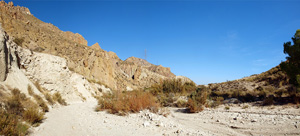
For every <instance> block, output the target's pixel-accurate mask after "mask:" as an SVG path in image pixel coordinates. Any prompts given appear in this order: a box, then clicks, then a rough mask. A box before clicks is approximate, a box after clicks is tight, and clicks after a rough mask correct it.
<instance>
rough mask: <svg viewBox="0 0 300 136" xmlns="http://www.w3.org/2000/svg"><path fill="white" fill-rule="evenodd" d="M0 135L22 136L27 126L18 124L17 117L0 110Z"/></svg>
mask: <svg viewBox="0 0 300 136" xmlns="http://www.w3.org/2000/svg"><path fill="white" fill-rule="evenodd" d="M0 117H1V118H0V135H5V136H23V135H26V134H27V130H28V128H29V126H27V125H26V124H23V123H21V122H19V121H18V120H19V116H17V115H15V114H11V113H8V112H6V111H3V110H0Z"/></svg>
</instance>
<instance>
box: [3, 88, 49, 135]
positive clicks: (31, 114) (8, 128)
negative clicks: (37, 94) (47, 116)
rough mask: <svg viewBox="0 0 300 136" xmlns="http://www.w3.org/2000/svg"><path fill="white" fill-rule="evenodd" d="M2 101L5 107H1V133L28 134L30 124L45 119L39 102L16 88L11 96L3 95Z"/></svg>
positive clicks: (35, 123)
mask: <svg viewBox="0 0 300 136" xmlns="http://www.w3.org/2000/svg"><path fill="white" fill-rule="evenodd" d="M1 101H2V102H4V106H5V108H1V109H0V116H1V118H0V135H26V134H27V133H28V131H27V130H28V128H29V127H30V126H29V124H30V125H37V124H38V123H40V122H41V121H42V120H43V119H44V112H41V111H40V108H39V107H38V106H37V104H35V103H34V102H33V101H31V100H30V99H29V98H27V97H26V95H25V94H23V93H21V92H20V90H18V89H16V88H14V89H12V90H11V95H10V96H5V97H3V96H2V99H1ZM24 121H26V122H24Z"/></svg>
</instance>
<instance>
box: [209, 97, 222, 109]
mask: <svg viewBox="0 0 300 136" xmlns="http://www.w3.org/2000/svg"><path fill="white" fill-rule="evenodd" d="M223 100H224V98H223V97H216V98H215V100H214V101H213V102H212V103H211V105H210V107H212V108H216V107H218V106H219V105H221V104H222V102H223Z"/></svg>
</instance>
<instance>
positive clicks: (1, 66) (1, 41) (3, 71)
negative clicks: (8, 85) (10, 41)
mask: <svg viewBox="0 0 300 136" xmlns="http://www.w3.org/2000/svg"><path fill="white" fill-rule="evenodd" d="M6 41H7V40H6V36H5V32H4V31H3V30H2V27H1V26H0V82H2V81H5V79H6V77H7V73H8V49H7V45H6Z"/></svg>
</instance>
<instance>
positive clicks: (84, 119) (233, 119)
mask: <svg viewBox="0 0 300 136" xmlns="http://www.w3.org/2000/svg"><path fill="white" fill-rule="evenodd" d="M96 104H97V102H96V100H92V101H88V102H80V103H73V104H71V105H69V106H64V107H59V108H54V109H52V110H51V111H50V112H49V113H47V114H46V117H47V119H46V120H45V121H44V123H42V124H41V125H40V126H39V127H36V128H33V132H32V134H31V135H33V136H40V135H47V136H82V135H85V136H87V135H88V136H99V135H113V136H119V135H122V136H129V135H130V136H132V135H145V136H146V135H147V136H148V135H151V136H152V135H157V136H161V135H171V136H172V135H205V136H207V135H239V136H240V135H300V128H299V127H300V110H299V109H295V108H291V107H290V108H284V107H282V106H281V107H275V108H273V109H267V108H259V107H249V108H248V109H242V108H241V106H232V107H231V108H230V110H224V106H220V107H219V108H217V109H212V110H210V109H206V110H204V111H203V112H200V113H197V114H187V113H183V112H181V110H180V109H177V108H170V112H171V113H170V115H169V116H168V117H164V116H162V115H158V114H153V113H151V112H149V111H147V110H146V111H142V112H140V113H137V114H130V115H128V116H123V117H122V116H117V115H111V114H108V113H106V112H95V111H94V108H95V106H96Z"/></svg>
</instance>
